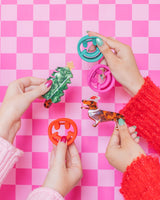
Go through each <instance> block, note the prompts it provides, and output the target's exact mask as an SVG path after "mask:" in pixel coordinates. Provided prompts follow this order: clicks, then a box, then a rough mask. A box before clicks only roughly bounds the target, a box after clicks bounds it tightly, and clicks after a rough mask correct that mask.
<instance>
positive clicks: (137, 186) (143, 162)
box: [106, 119, 160, 200]
mask: <svg viewBox="0 0 160 200" xmlns="http://www.w3.org/2000/svg"><path fill="white" fill-rule="evenodd" d="M106 158H107V160H108V162H109V163H110V164H111V165H112V166H113V167H115V168H116V169H117V170H119V171H121V172H123V179H122V184H121V190H120V192H121V193H122V194H123V196H124V198H125V200H135V199H141V200H149V199H152V200H158V199H160V163H159V161H158V158H153V157H151V156H146V154H145V152H144V150H143V149H142V148H141V147H140V145H139V144H138V143H137V142H136V141H135V140H134V139H133V138H132V137H131V136H130V133H129V129H128V127H127V125H126V123H125V122H124V121H123V119H120V120H119V125H118V129H115V130H114V132H113V134H112V136H111V139H110V142H109V144H108V147H107V150H106Z"/></svg>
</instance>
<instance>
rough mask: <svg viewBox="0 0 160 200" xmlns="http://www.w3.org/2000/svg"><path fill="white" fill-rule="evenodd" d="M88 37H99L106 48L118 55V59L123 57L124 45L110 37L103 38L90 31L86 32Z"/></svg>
mask: <svg viewBox="0 0 160 200" xmlns="http://www.w3.org/2000/svg"><path fill="white" fill-rule="evenodd" d="M88 35H89V36H97V37H100V38H101V39H102V40H104V41H105V42H106V43H107V44H108V46H109V47H110V48H111V49H114V50H115V52H116V53H117V54H118V56H119V57H121V56H123V55H124V52H125V48H124V47H125V46H126V45H125V44H123V43H121V42H119V41H118V40H115V39H113V38H111V37H105V36H103V35H101V34H99V33H96V32H92V31H89V32H88Z"/></svg>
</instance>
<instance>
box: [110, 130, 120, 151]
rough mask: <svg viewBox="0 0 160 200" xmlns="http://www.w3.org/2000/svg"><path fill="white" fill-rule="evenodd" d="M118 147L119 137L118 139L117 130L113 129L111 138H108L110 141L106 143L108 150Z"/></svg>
mask: <svg viewBox="0 0 160 200" xmlns="http://www.w3.org/2000/svg"><path fill="white" fill-rule="evenodd" d="M119 145H120V137H119V130H118V129H116V128H115V129H114V131H113V133H112V136H111V138H110V141H109V143H108V148H110V147H112V146H115V147H116V146H119Z"/></svg>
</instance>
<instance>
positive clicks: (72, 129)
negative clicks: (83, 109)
mask: <svg viewBox="0 0 160 200" xmlns="http://www.w3.org/2000/svg"><path fill="white" fill-rule="evenodd" d="M62 126H64V127H65V130H67V132H66V138H67V145H70V144H72V143H73V142H74V140H75V138H76V137H77V125H76V123H75V122H74V121H73V120H71V119H68V118H60V119H56V120H54V121H52V122H51V123H50V125H49V127H48V136H49V139H50V140H51V142H52V143H53V144H55V145H57V144H58V142H59V141H60V140H61V138H62V136H61V135H60V130H59V129H60V128H61V127H62ZM53 129H54V130H55V131H53ZM58 130H59V131H58Z"/></svg>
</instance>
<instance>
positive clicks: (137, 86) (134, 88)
mask: <svg viewBox="0 0 160 200" xmlns="http://www.w3.org/2000/svg"><path fill="white" fill-rule="evenodd" d="M144 82H145V80H144V78H143V77H140V78H139V80H137V81H136V83H133V84H131V86H130V88H127V89H128V90H129V91H128V93H129V94H130V95H131V96H132V97H133V96H135V95H136V94H137V93H138V91H139V90H140V89H141V87H142V86H143V84H144Z"/></svg>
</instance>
